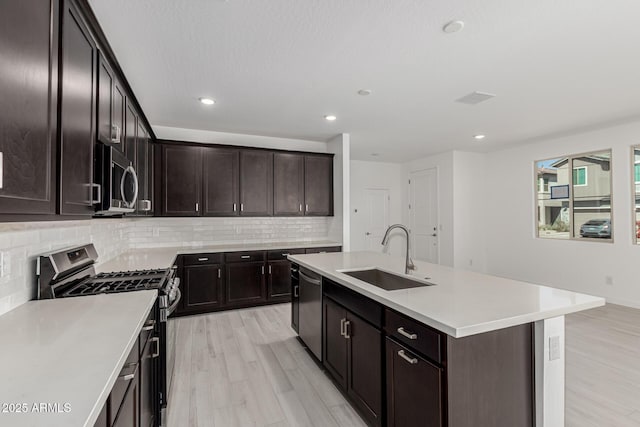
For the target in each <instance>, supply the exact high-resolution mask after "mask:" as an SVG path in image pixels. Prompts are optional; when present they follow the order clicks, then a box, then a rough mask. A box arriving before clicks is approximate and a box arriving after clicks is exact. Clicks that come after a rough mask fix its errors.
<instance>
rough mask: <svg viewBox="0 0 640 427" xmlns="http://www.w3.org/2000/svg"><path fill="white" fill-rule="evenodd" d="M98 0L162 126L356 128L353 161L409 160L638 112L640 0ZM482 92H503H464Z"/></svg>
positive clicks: (314, 136) (275, 130) (112, 37)
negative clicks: (471, 98)
mask: <svg viewBox="0 0 640 427" xmlns="http://www.w3.org/2000/svg"><path fill="white" fill-rule="evenodd" d="M90 3H91V5H92V7H93V9H94V11H95V13H96V15H97V17H98V19H99V21H100V22H101V24H102V26H103V29H104V30H105V33H106V34H107V37H108V39H109V41H110V43H111V45H112V47H113V49H114V51H115V53H116V55H117V57H118V60H119V62H120V64H121V65H122V68H123V69H124V72H125V73H126V75H127V78H128V80H129V82H130V83H131V85H132V87H133V90H134V91H135V93H136V96H137V97H138V99H139V101H140V103H141V105H142V108H143V109H144V111H145V113H146V114H147V116H148V118H149V120H150V122H151V123H152V124H153V125H159V126H170V127H181V128H192V129H202V130H214V131H220V132H233V133H247V134H257V135H269V136H277V137H289V138H297V139H309V140H315V141H322V140H327V139H329V138H330V137H332V136H334V135H335V134H337V133H341V132H346V133H350V134H351V141H352V142H351V144H352V157H353V158H356V159H368V160H388V161H406V160H409V159H413V158H416V157H420V156H425V155H429V154H433V153H437V152H442V151H447V150H451V149H460V150H477V151H491V150H495V149H497V148H499V147H503V146H505V145H507V144H517V143H522V142H527V141H531V140H533V139H535V138H537V137H540V136H541V135H545V134H552V133H558V132H566V131H567V130H570V129H575V128H581V127H591V126H594V125H598V124H605V123H609V122H614V121H617V120H620V119H628V118H630V117H633V116H635V115H640V96H639V95H640V51H639V47H640V25H638V20H639V18H640V2H638V1H637V0H606V1H603V0H563V1H557V0H482V1H478V0H439V1H435V0H268V1H267V0H228V1H224V0H90ZM453 19H461V20H463V21H465V23H466V26H465V28H464V30H463V31H462V32H460V33H455V34H445V33H444V32H443V31H442V26H443V25H444V24H445V23H447V22H448V21H451V20H453ZM359 89H371V90H372V91H373V94H372V95H370V96H367V97H363V96H359V95H358V94H357V91H358V90H359ZM476 90H477V91H485V92H490V93H494V94H496V95H497V97H496V98H494V99H491V100H489V101H487V102H485V103H482V104H479V105H476V106H470V105H465V104H460V103H456V102H454V101H455V100H456V99H458V98H460V97H462V96H464V95H467V94H469V93H470V92H473V91H476ZM201 96H210V97H213V98H214V99H216V101H217V104H216V105H215V106H213V107H204V106H203V105H201V104H200V103H199V102H197V98H198V97H201ZM329 113H332V114H335V115H337V116H338V120H336V121H335V122H333V123H329V122H327V121H325V120H324V118H323V116H324V115H326V114H329ZM477 133H483V134H486V135H487V138H486V139H485V140H484V141H482V142H477V141H474V140H473V138H472V136H473V135H474V134H477ZM639 137H640V136H639ZM606 145H607V142H606V141H603V146H606ZM372 152H377V153H380V156H379V157H375V158H374V157H372V156H371V153H372Z"/></svg>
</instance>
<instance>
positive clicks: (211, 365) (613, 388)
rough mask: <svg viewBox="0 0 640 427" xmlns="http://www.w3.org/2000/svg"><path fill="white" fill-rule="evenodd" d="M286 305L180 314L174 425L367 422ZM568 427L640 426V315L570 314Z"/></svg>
mask: <svg viewBox="0 0 640 427" xmlns="http://www.w3.org/2000/svg"><path fill="white" fill-rule="evenodd" d="M289 317H290V306H289V305H288V304H281V305H275V306H267V307H260V308H252V309H244V310H233V311H226V312H220V313H213V314H207V315H200V316H190V317H182V318H179V319H177V320H176V321H177V322H178V346H177V347H178V348H177V349H176V370H175V377H174V385H173V389H172V392H171V396H170V398H169V408H170V410H169V420H168V427H182V426H190V427H191V426H215V427H221V426H222V427H233V426H242V427H245V426H274V427H275V426H290V427H299V426H300V427H302V426H316V427H332V426H344V427H358V426H364V425H365V424H364V423H363V421H362V420H361V419H360V417H359V416H358V414H357V413H356V412H355V411H354V410H353V409H352V408H351V407H350V406H349V404H348V403H347V402H346V401H345V399H344V398H343V397H342V394H341V393H340V392H339V391H338V390H337V389H336V388H335V386H334V385H333V383H332V382H331V381H330V380H329V379H328V378H327V377H326V375H325V374H324V373H323V372H322V371H321V370H320V369H319V368H318V367H317V365H316V364H315V363H314V362H313V361H312V359H311V357H310V356H309V355H308V354H307V353H306V351H305V350H304V349H303V348H302V346H301V345H300V343H299V342H298V341H297V340H296V339H295V336H294V333H293V331H292V330H291V328H290V326H289ZM566 336H567V338H566V339H567V354H566V358H567V368H566V369H567V379H566V427H632V426H633V427H639V426H640V310H634V309H630V308H626V307H621V306H616V305H607V306H605V307H602V308H598V309H595V310H590V311H586V312H582V313H578V314H573V315H570V316H567V319H566Z"/></svg>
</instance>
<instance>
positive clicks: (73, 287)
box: [36, 244, 181, 426]
mask: <svg viewBox="0 0 640 427" xmlns="http://www.w3.org/2000/svg"><path fill="white" fill-rule="evenodd" d="M97 260H98V253H97V252H96V249H95V247H94V246H93V244H87V245H83V246H79V247H75V248H70V249H65V250H60V251H56V252H52V253H49V254H45V255H41V256H40V257H38V261H37V268H36V274H37V278H38V299H51V298H68V297H77V296H83V295H98V294H109V293H115V292H134V291H140V290H147V289H157V290H158V302H157V304H156V305H155V309H156V310H158V312H157V313H156V314H157V318H158V319H160V321H159V323H157V325H158V327H157V328H156V329H155V330H154V334H155V336H156V337H157V338H158V340H157V341H158V345H159V348H158V351H157V352H156V353H157V354H158V358H157V359H156V360H157V369H155V371H156V372H158V377H157V381H156V384H157V385H158V387H157V390H156V392H155V394H156V395H157V404H156V405H155V406H156V408H157V410H156V416H155V417H154V418H155V419H156V420H158V424H157V425H160V426H164V425H165V424H166V408H167V400H168V397H169V391H170V390H171V380H172V377H173V369H174V366H175V345H176V331H175V321H168V317H169V316H170V315H171V313H173V311H174V310H175V309H176V307H177V306H178V303H179V302H180V298H181V295H180V289H179V287H178V286H179V284H180V279H179V278H178V277H176V271H177V266H172V267H171V268H167V269H159V270H137V271H123V272H113V273H99V274H96V272H95V263H96V261H97Z"/></svg>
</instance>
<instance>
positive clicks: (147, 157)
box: [135, 120, 153, 216]
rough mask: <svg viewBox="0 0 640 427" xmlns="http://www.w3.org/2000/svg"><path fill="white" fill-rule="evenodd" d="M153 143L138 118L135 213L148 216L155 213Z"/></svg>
mask: <svg viewBox="0 0 640 427" xmlns="http://www.w3.org/2000/svg"><path fill="white" fill-rule="evenodd" d="M151 159H152V156H151V144H149V132H148V131H147V129H146V128H145V127H144V125H143V124H142V120H138V131H137V141H136V161H135V170H136V172H137V174H138V203H137V206H136V212H135V214H136V215H138V216H146V215H152V214H153V204H152V201H151V199H152V197H151V196H152V194H153V188H152V184H151V183H152V182H153V180H152V179H151V176H152V172H153V167H152V163H151Z"/></svg>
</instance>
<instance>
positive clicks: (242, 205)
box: [240, 203, 244, 212]
mask: <svg viewBox="0 0 640 427" xmlns="http://www.w3.org/2000/svg"><path fill="white" fill-rule="evenodd" d="M240 212H244V203H240Z"/></svg>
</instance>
